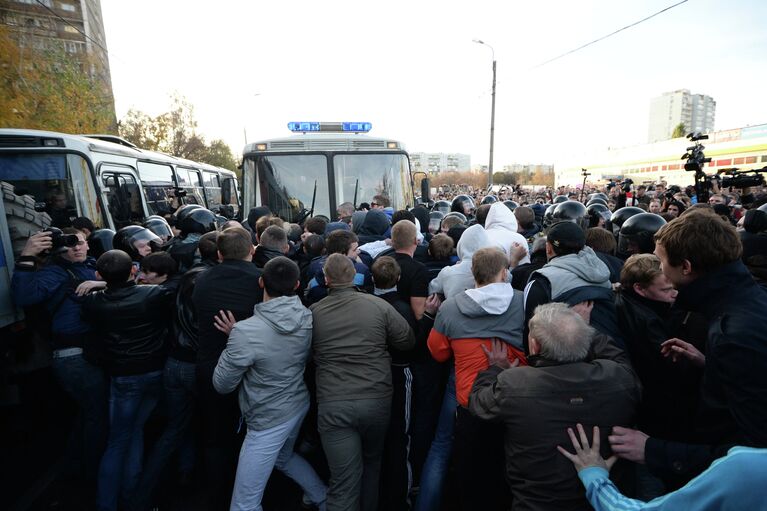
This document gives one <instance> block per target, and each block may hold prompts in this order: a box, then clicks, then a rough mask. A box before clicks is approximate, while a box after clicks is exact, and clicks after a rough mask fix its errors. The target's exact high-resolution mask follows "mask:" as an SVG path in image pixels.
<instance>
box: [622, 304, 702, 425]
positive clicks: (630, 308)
mask: <svg viewBox="0 0 767 511" xmlns="http://www.w3.org/2000/svg"><path fill="white" fill-rule="evenodd" d="M615 308H616V310H617V312H618V326H619V327H620V329H621V333H622V334H623V338H624V339H625V341H626V349H627V350H628V353H629V356H630V357H631V363H632V365H633V366H634V371H635V372H636V373H637V376H638V377H639V380H640V381H641V382H642V389H643V391H642V401H641V403H640V406H639V415H638V421H637V423H638V426H639V429H640V430H642V431H644V432H645V433H647V434H648V435H650V436H658V437H660V438H664V439H668V440H687V439H689V438H690V435H691V431H692V429H693V427H694V421H695V414H696V412H697V409H698V396H699V394H700V385H701V382H702V378H703V370H702V369H699V368H697V367H695V366H693V365H692V364H691V363H690V362H689V361H688V360H686V359H680V360H677V361H676V362H674V361H673V360H672V359H671V357H664V356H663V355H661V344H662V343H664V342H665V341H667V340H668V339H671V338H672V337H678V338H680V339H682V340H685V341H687V342H691V343H693V344H694V345H696V346H697V347H698V348H699V349H701V351H705V347H704V346H703V345H702V344H705V336H703V339H699V338H693V337H698V336H699V335H700V334H697V335H696V334H691V332H690V329H688V328H687V329H686V328H685V325H684V324H683V321H682V320H683V319H684V318H680V321H677V319H676V318H675V314H673V313H672V311H671V304H668V303H663V302H658V301H655V300H650V299H647V298H644V297H642V296H639V295H638V294H636V293H635V292H634V291H633V290H630V289H628V290H626V289H624V290H621V292H619V293H617V294H616V297H615ZM685 317H686V315H685ZM698 321H699V319H698ZM703 333H704V334H705V332H703ZM691 335H692V336H693V337H691ZM701 340H703V343H701V342H700V341H701Z"/></svg>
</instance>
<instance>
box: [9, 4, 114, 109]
mask: <svg viewBox="0 0 767 511" xmlns="http://www.w3.org/2000/svg"><path fill="white" fill-rule="evenodd" d="M0 24H3V25H5V26H6V28H7V29H8V30H9V32H10V34H11V36H12V37H13V38H14V39H15V40H16V41H17V42H18V44H19V47H20V48H21V49H22V51H23V50H24V48H31V49H33V50H47V49H55V48H60V49H62V50H63V51H65V52H66V53H67V54H68V55H69V56H70V57H71V58H72V59H76V60H77V61H78V62H80V63H81V64H82V68H83V71H84V72H87V73H89V75H90V76H91V78H93V79H95V80H96V81H98V82H100V83H101V84H102V86H103V90H104V95H105V97H106V98H108V102H109V103H110V105H111V109H112V111H113V115H112V117H114V94H113V93H112V79H111V75H110V72H109V54H108V52H107V41H106V35H105V32H104V20H103V18H102V15H101V2H100V0H55V1H54V0H0Z"/></svg>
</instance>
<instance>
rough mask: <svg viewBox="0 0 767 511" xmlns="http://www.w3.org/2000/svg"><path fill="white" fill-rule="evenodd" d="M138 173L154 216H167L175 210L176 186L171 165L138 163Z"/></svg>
mask: <svg viewBox="0 0 767 511" xmlns="http://www.w3.org/2000/svg"><path fill="white" fill-rule="evenodd" d="M138 172H139V175H140V176H141V183H142V184H143V185H144V193H145V194H146V201H147V206H149V211H150V212H151V214H153V215H161V216H162V215H166V214H169V213H171V211H172V210H173V209H174V208H175V206H176V204H175V200H176V198H175V197H176V194H175V189H176V185H175V184H174V183H173V170H172V169H171V167H170V165H158V164H156V163H147V162H143V161H140V162H138Z"/></svg>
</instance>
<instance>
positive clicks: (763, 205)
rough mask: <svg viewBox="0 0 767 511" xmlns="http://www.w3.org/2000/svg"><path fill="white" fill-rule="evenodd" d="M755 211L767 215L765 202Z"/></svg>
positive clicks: (766, 203)
mask: <svg viewBox="0 0 767 511" xmlns="http://www.w3.org/2000/svg"><path fill="white" fill-rule="evenodd" d="M756 209H758V210H759V211H764V212H765V213H767V202H765V203H764V204H762V205H761V206H759V207H758V208H756Z"/></svg>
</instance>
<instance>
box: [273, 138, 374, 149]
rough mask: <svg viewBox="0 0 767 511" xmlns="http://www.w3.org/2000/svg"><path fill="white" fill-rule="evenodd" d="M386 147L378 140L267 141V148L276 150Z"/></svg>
mask: <svg viewBox="0 0 767 511" xmlns="http://www.w3.org/2000/svg"><path fill="white" fill-rule="evenodd" d="M386 148H387V147H386V142H385V141H380V140H280V141H275V142H270V143H269V149H272V150H276V151H290V150H297V151H309V150H313V151H333V150H354V149H386Z"/></svg>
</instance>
